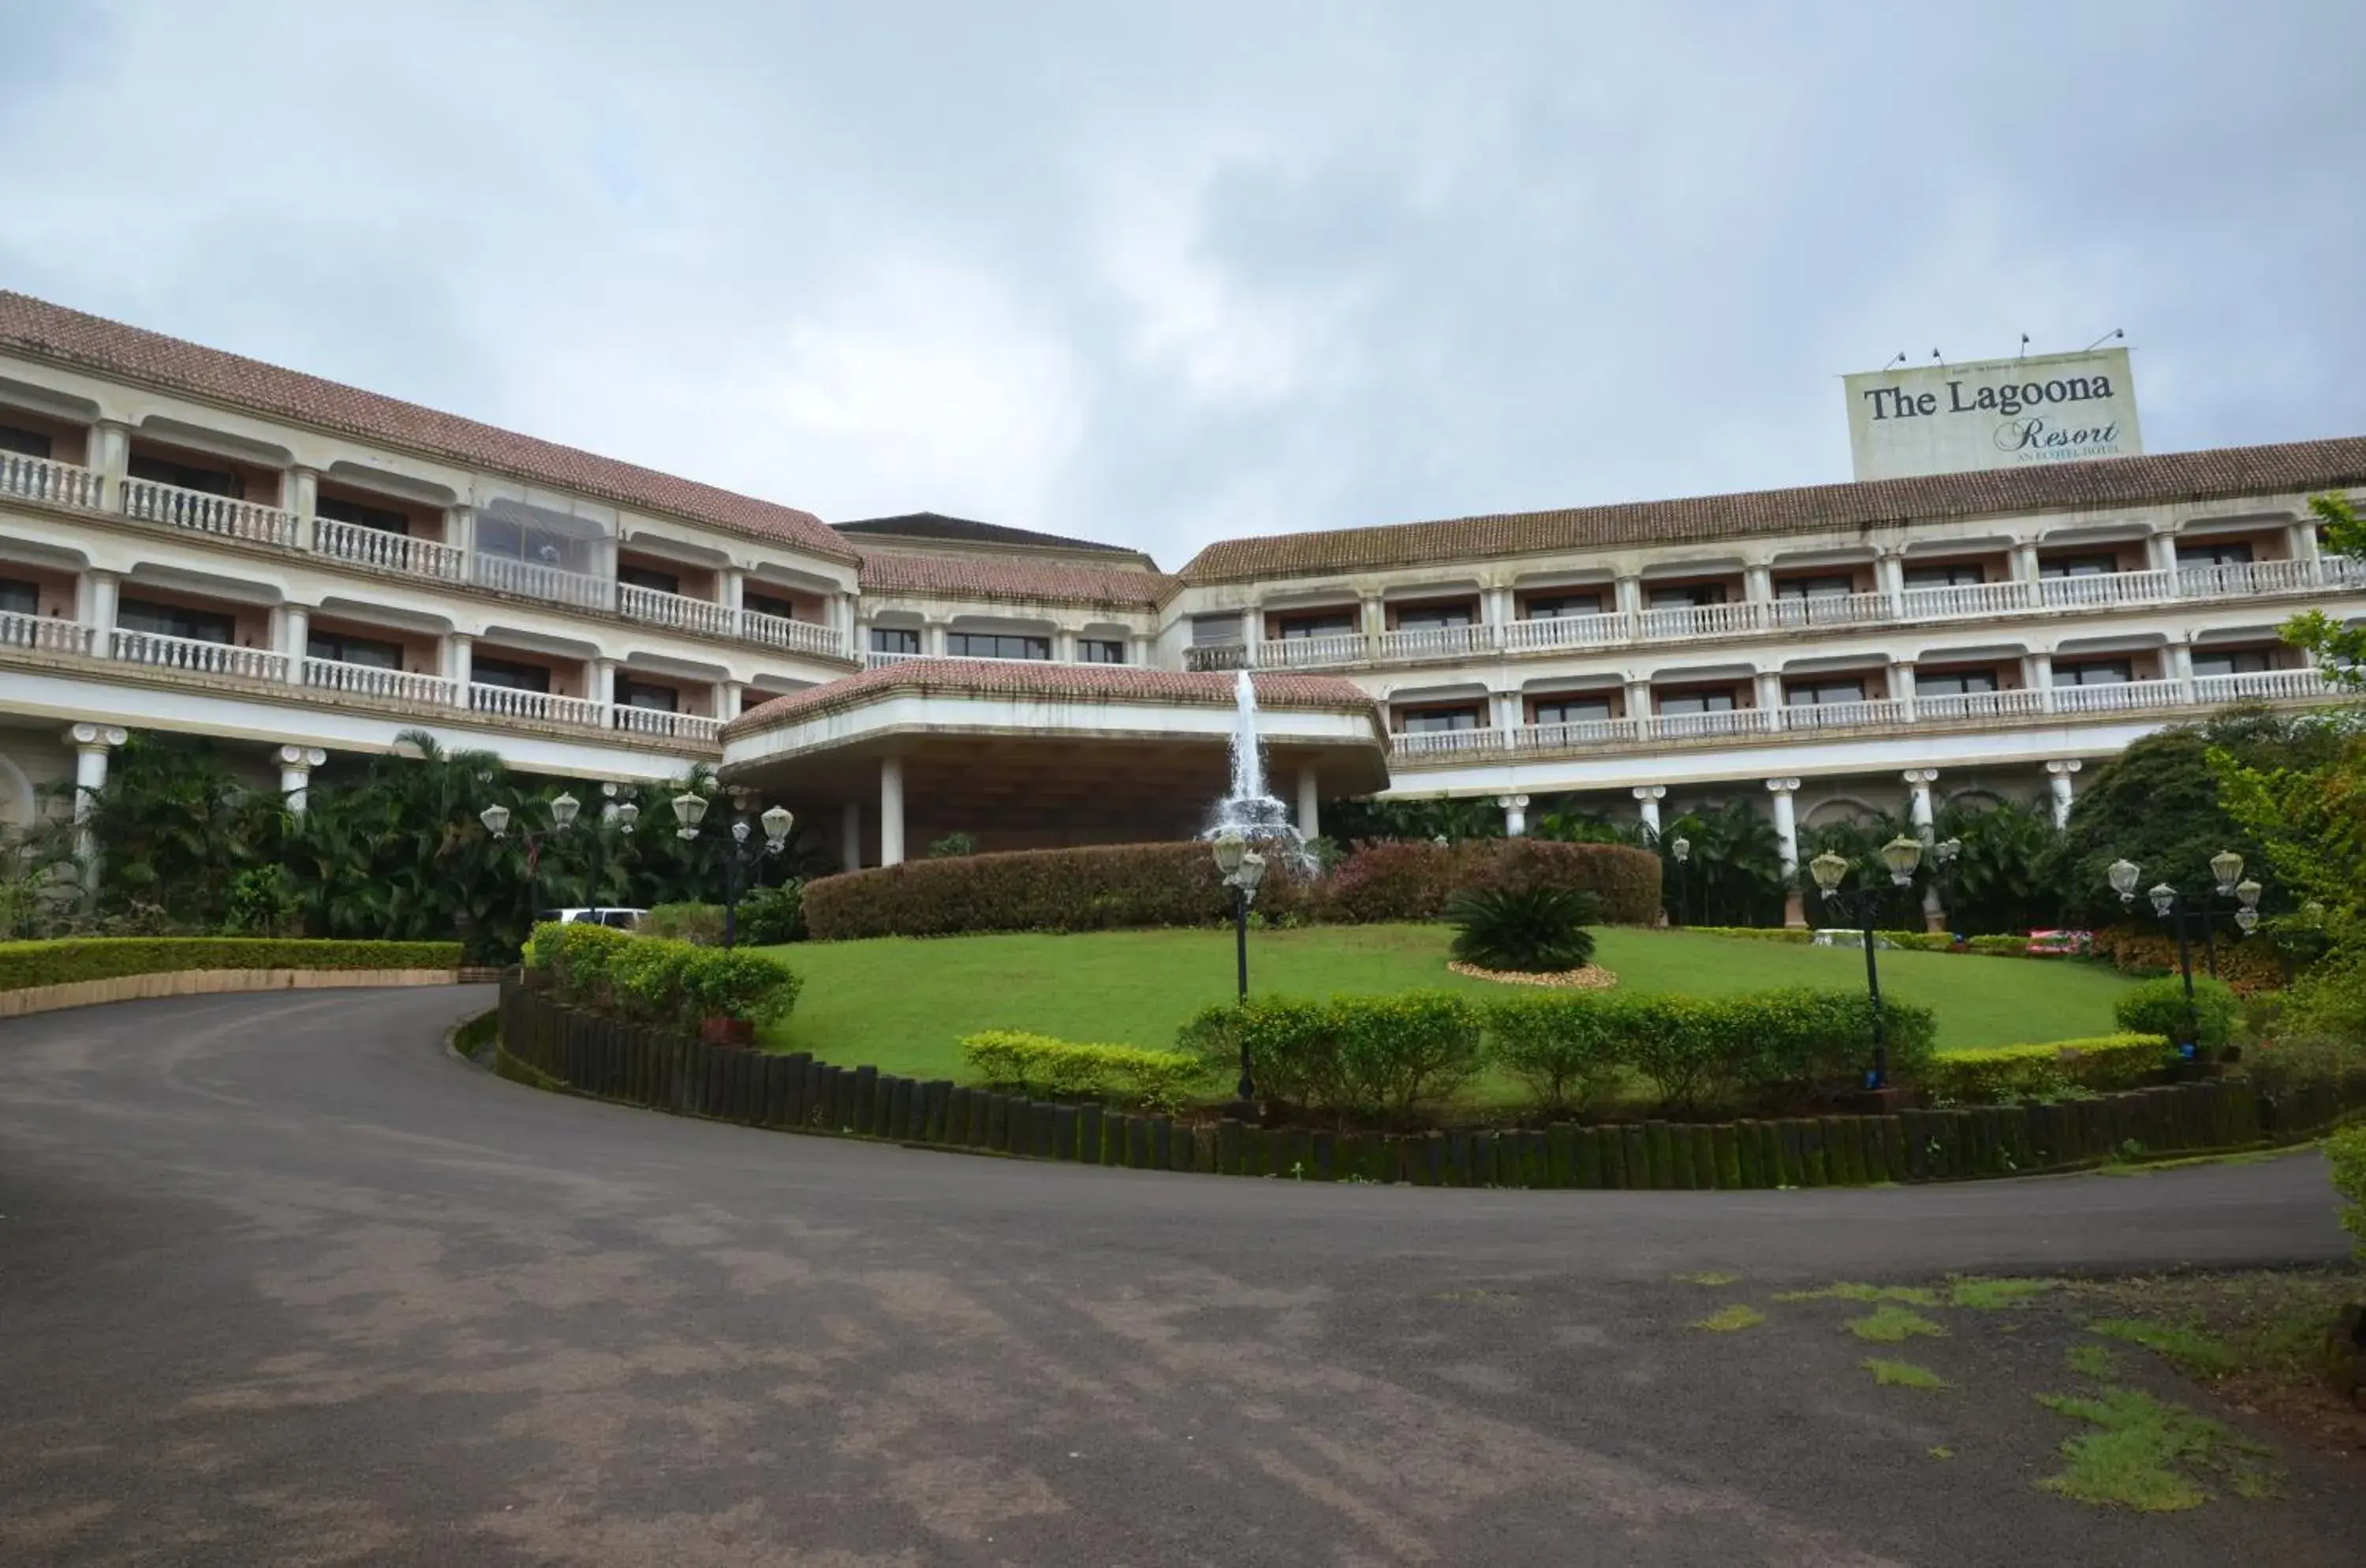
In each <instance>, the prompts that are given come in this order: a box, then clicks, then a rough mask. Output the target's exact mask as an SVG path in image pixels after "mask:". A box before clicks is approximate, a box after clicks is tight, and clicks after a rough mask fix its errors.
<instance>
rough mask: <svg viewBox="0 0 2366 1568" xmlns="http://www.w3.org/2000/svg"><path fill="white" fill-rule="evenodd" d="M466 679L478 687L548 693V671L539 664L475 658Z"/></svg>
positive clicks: (481, 657)
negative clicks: (499, 687)
mask: <svg viewBox="0 0 2366 1568" xmlns="http://www.w3.org/2000/svg"><path fill="white" fill-rule="evenodd" d="M468 679H470V680H471V681H474V682H476V683H477V684H478V685H479V686H501V687H504V688H506V689H507V690H509V691H513V692H548V691H549V690H550V671H549V670H548V668H547V667H546V666H544V665H540V664H513V663H511V662H510V661H509V660H506V659H487V658H486V657H484V656H483V655H482V654H479V655H478V656H477V660H476V662H475V663H474V664H472V665H471V666H469V670H468Z"/></svg>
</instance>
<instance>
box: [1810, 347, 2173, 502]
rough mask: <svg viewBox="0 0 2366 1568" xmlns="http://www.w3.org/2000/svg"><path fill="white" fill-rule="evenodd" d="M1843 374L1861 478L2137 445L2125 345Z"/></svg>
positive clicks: (2129, 452)
mask: <svg viewBox="0 0 2366 1568" xmlns="http://www.w3.org/2000/svg"><path fill="white" fill-rule="evenodd" d="M1845 380H1846V385H1847V388H1848V409H1849V452H1850V455H1851V457H1853V458H1854V459H1855V463H1856V477H1857V478H1858V479H1904V478H1908V477H1910V476H1912V475H1915V474H1959V473H1965V472H1967V471H1969V470H1972V469H1975V468H2022V467H2023V466H2025V465H2028V464H2033V463H2079V462H2085V461H2086V460H2088V459H2089V458H2092V457H2134V456H2135V455H2136V454H2138V453H2140V452H2142V451H2143V450H2144V443H2143V440H2142V438H2141V437H2140V436H2139V434H2137V429H2136V394H2135V383H2134V382H2133V381H2132V380H2131V379H2130V378H2129V374H2128V351H2127V350H2126V349H2124V348H2110V349H2104V350H2103V351H2101V353H2088V354H2047V355H2031V356H2029V357H2026V358H2022V359H1991V360H1984V361H1981V362H1980V363H1977V364H1972V365H1927V366H1921V367H1912V368H1909V367H1903V366H1901V367H1898V368H1897V369H1894V370H1877V371H1875V372H1873V373H1871V374H1870V375H1864V376H1851V377H1848V378H1845Z"/></svg>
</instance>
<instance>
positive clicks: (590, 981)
mask: <svg viewBox="0 0 2366 1568" xmlns="http://www.w3.org/2000/svg"><path fill="white" fill-rule="evenodd" d="M526 961H527V963H528V964H530V965H531V966H532V967H534V968H536V969H541V970H546V971H547V972H548V973H549V975H550V977H551V987H552V989H553V990H554V991H555V992H556V993H557V994H558V998H559V999H560V1000H562V1001H565V1002H568V1003H570V1004H572V1005H574V1006H576V1007H580V1008H585V1009H589V1010H592V1011H595V1012H603V1013H607V1014H609V1015H611V1016H614V1017H617V1018H623V1019H628V1020H630V1021H634V1022H636V1023H648V1024H654V1025H659V1026H661V1027H670V1028H680V1029H685V1030H691V1031H695V1030H696V1029H697V1028H698V1027H699V1026H700V1025H701V1024H703V1023H704V1021H706V1020H708V1019H710V1018H732V1019H743V1020H745V1021H748V1022H750V1023H767V1022H770V1021H772V1020H774V1019H777V1018H780V1017H783V1015H785V1014H786V1013H787V1012H788V1010H790V1009H791V1008H792V1007H794V1006H795V1005H796V999H797V991H798V988H799V987H800V986H801V985H802V984H803V982H801V981H800V980H798V978H797V977H796V976H795V975H794V974H792V973H791V972H790V970H789V966H788V965H787V964H783V963H782V962H781V961H780V960H779V959H777V958H772V957H769V956H767V955H766V954H764V953H754V952H750V951H749V949H747V948H744V947H739V948H714V947H700V946H698V945H696V944H695V943H693V942H675V941H673V940H671V939H670V938H666V937H648V936H635V935H633V934H631V933H630V932H628V931H617V930H614V928H613V927H609V926H600V925H593V924H592V923H591V921H589V920H577V921H575V922H574V923H572V924H570V925H560V924H558V922H556V921H546V922H545V923H544V924H542V925H538V926H536V927H535V928H534V935H533V936H532V937H531V938H529V939H528V941H527V943H526Z"/></svg>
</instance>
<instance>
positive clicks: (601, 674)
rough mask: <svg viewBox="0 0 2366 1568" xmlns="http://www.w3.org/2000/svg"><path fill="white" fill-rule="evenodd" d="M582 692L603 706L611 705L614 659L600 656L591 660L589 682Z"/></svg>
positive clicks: (613, 700) (613, 686) (612, 700)
mask: <svg viewBox="0 0 2366 1568" xmlns="http://www.w3.org/2000/svg"><path fill="white" fill-rule="evenodd" d="M584 695H585V696H587V697H590V698H591V700H592V701H593V702H595V703H599V704H601V705H603V706H606V705H614V703H615V701H616V661H615V660H613V659H606V658H601V659H594V660H591V683H590V687H589V689H588V690H587V691H585V693H584Z"/></svg>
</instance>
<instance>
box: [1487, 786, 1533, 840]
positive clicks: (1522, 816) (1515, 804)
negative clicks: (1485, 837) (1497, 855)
mask: <svg viewBox="0 0 2366 1568" xmlns="http://www.w3.org/2000/svg"><path fill="white" fill-rule="evenodd" d="M1495 804H1496V805H1498V806H1500V807H1503V808H1504V837H1505V838H1507V839H1525V838H1527V836H1528V797H1527V795H1497V796H1496V797H1495Z"/></svg>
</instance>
